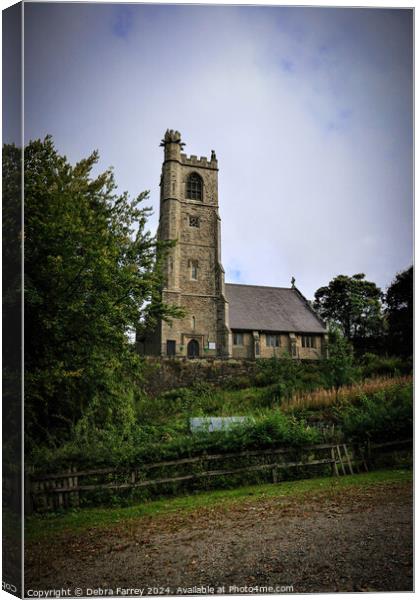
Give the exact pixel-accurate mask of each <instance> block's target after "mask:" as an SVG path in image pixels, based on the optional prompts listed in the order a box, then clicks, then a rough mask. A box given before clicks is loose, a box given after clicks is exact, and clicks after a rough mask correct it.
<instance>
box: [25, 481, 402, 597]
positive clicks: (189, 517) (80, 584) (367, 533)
mask: <svg viewBox="0 0 420 600" xmlns="http://www.w3.org/2000/svg"><path fill="white" fill-rule="evenodd" d="M412 543H413V541H412V486H411V484H409V483H398V484H380V485H374V486H366V487H358V488H355V487H352V488H350V487H349V488H342V489H341V490H337V491H328V492H317V493H307V494H300V495H296V496H293V497H290V496H284V497H281V496H279V497H276V498H270V499H267V500H257V499H255V498H250V499H249V500H246V501H245V502H241V503H238V504H236V505H230V506H228V507H225V508H223V507H220V506H218V507H216V508H212V509H201V510H197V511H195V512H194V513H180V514H178V515H165V516H158V517H144V518H141V519H138V520H134V519H133V520H132V521H126V522H125V523H123V524H118V525H113V526H110V527H108V528H106V529H102V530H98V529H90V530H86V531H85V532H84V533H83V534H81V533H77V534H75V533H72V534H60V535H59V536H57V537H56V538H54V539H53V540H48V542H47V541H42V542H33V543H32V544H29V545H28V546H27V552H26V589H27V590H29V589H31V590H47V589H57V588H64V589H70V591H71V595H74V594H75V590H76V588H80V589H81V590H83V595H84V594H86V590H87V588H90V589H94V588H97V589H99V588H100V590H102V592H101V591H99V592H97V594H98V595H101V596H103V595H106V594H107V593H109V594H110V595H123V594H124V591H128V593H129V595H133V594H136V595H140V593H142V594H143V595H153V594H155V593H156V592H158V593H161V594H176V593H194V592H195V593H200V592H204V591H207V592H210V593H212V591H214V593H241V592H258V593H264V592H281V591H294V592H321V591H324V592H339V591H340V592H343V591H403V590H405V591H407V590H412V588H413V571H412ZM283 586H293V590H292V589H291V588H287V587H283ZM118 588H122V589H120V590H118ZM125 588H135V589H137V590H139V591H137V592H136V591H133V592H131V594H130V590H125ZM106 590H110V591H109V592H107V591H106Z"/></svg>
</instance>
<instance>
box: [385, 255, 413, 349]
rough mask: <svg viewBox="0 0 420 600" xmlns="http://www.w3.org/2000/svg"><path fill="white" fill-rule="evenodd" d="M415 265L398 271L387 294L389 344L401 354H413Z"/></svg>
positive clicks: (386, 312) (386, 313)
mask: <svg viewBox="0 0 420 600" xmlns="http://www.w3.org/2000/svg"><path fill="white" fill-rule="evenodd" d="M413 286H414V282H413V267H410V268H409V269H407V270H406V271H403V272H402V273H398V274H397V275H396V277H395V279H394V281H393V282H392V284H391V285H390V287H389V288H388V290H387V292H386V295H385V303H386V311H385V315H386V320H387V325H388V340H389V342H388V346H389V350H390V351H391V352H392V353H395V354H398V355H401V356H411V355H412V354H413V333H414V332H413V289H414V287H413Z"/></svg>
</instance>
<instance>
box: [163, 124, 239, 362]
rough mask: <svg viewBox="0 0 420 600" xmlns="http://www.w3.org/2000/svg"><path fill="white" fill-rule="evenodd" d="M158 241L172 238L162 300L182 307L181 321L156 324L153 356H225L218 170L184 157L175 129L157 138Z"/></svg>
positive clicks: (202, 160) (214, 162)
mask: <svg viewBox="0 0 420 600" xmlns="http://www.w3.org/2000/svg"><path fill="white" fill-rule="evenodd" d="M161 146H163V148H164V162H163V166H162V175H161V182H160V219H159V227H158V234H157V235H158V239H160V240H176V244H175V246H174V247H173V248H171V249H170V250H169V254H168V257H167V260H166V264H165V266H164V288H163V291H162V294H163V301H164V302H165V303H167V304H175V305H177V306H181V307H183V308H184V310H185V312H186V314H185V317H184V318H181V319H174V320H173V322H172V324H169V323H167V322H165V321H161V322H160V323H159V325H158V331H157V332H156V333H157V335H156V336H155V344H156V345H155V347H154V352H153V354H160V355H163V356H189V357H190V358H193V357H195V356H197V357H198V356H200V357H203V356H225V357H226V356H229V355H230V354H231V352H230V349H229V328H228V303H227V301H226V297H225V281H224V270H223V267H222V264H221V251H220V217H219V210H218V166H217V159H216V155H215V153H214V151H212V153H211V158H210V160H208V159H207V158H206V157H200V158H197V157H196V156H190V157H187V155H186V154H184V153H183V152H182V149H183V146H184V143H183V142H182V141H181V135H180V133H179V132H178V131H172V130H168V131H166V133H165V137H164V139H163V140H162V143H161Z"/></svg>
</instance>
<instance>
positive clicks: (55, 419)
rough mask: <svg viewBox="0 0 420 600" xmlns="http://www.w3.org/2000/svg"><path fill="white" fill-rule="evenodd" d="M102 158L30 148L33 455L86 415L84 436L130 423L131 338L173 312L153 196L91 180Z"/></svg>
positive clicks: (28, 364)
mask: <svg viewBox="0 0 420 600" xmlns="http://www.w3.org/2000/svg"><path fill="white" fill-rule="evenodd" d="M98 159H99V157H98V153H97V152H93V153H92V154H91V155H90V156H89V157H88V158H86V159H83V160H81V161H80V162H78V163H77V164H76V165H75V166H72V165H70V163H69V162H68V161H67V159H66V157H64V156H60V155H59V154H58V153H57V151H56V149H55V147H54V144H53V142H52V139H51V138H50V137H47V138H45V140H44V141H40V140H37V141H33V142H30V143H29V144H28V145H27V147H26V148H25V327H26V331H25V411H26V414H25V426H26V436H27V444H28V447H31V446H32V445H33V444H36V443H38V442H39V441H40V440H42V441H44V442H45V441H47V442H48V443H50V444H52V445H54V444H56V443H57V441H58V440H60V441H61V440H63V439H68V438H69V436H70V434H71V432H72V430H73V428H74V427H75V425H76V423H77V422H78V421H79V419H80V418H81V417H82V416H83V422H82V423H81V424H80V425H79V427H80V428H81V429H83V428H89V427H92V428H94V429H96V428H104V427H107V426H108V425H110V426H111V427H117V426H118V425H121V427H122V428H124V427H125V426H126V421H127V420H128V422H131V424H134V412H133V390H134V389H135V388H137V387H138V386H139V385H140V383H141V378H142V363H141V360H140V359H139V357H138V355H137V354H136V352H135V351H134V347H133V344H130V343H129V340H128V337H127V331H129V330H136V328H137V327H138V325H139V323H141V322H145V321H146V320H147V319H150V320H153V319H155V318H156V316H157V315H162V316H163V317H165V316H166V317H168V316H170V315H172V316H174V315H175V316H176V314H177V313H176V312H174V311H173V310H172V309H170V308H169V307H167V306H164V305H163V304H161V302H160V299H159V289H160V285H161V275H160V272H161V269H160V264H161V259H162V257H163V254H164V251H165V248H166V247H165V246H161V245H159V244H158V243H157V241H156V240H155V239H154V238H153V237H152V236H151V235H150V233H149V232H148V231H146V229H145V227H146V223H147V219H148V217H149V215H150V209H148V208H142V207H141V205H142V203H143V202H144V201H145V200H146V199H147V197H148V194H147V193H146V192H144V193H142V194H140V195H139V196H138V197H137V198H135V199H134V200H130V199H129V198H128V195H127V193H124V194H122V195H117V194H116V192H115V190H116V184H115V181H114V177H113V174H112V171H111V170H107V171H105V172H104V173H102V174H100V175H98V176H97V177H95V178H93V177H92V170H93V168H94V166H95V165H96V163H97V162H98ZM157 257H158V258H157ZM121 435H122V436H123V435H124V431H122V434H121Z"/></svg>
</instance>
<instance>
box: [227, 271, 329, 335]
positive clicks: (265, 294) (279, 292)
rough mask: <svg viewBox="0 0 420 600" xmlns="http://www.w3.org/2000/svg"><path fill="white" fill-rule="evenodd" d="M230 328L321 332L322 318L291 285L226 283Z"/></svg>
mask: <svg viewBox="0 0 420 600" xmlns="http://www.w3.org/2000/svg"><path fill="white" fill-rule="evenodd" d="M225 290H226V298H227V300H228V302H229V326H230V328H231V329H248V330H249V329H251V330H255V331H284V332H287V331H288V332H295V333H299V332H301V333H325V332H326V329H325V327H324V326H323V324H322V322H321V320H320V319H318V317H317V316H316V315H315V314H314V312H313V311H312V310H311V309H310V308H309V306H308V304H307V303H306V300H305V298H304V297H303V296H302V294H301V293H300V292H299V291H298V290H296V289H294V288H275V287H265V286H259V285H241V284H237V283H227V284H226V286H225Z"/></svg>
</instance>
